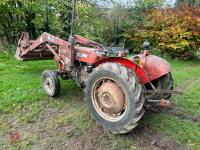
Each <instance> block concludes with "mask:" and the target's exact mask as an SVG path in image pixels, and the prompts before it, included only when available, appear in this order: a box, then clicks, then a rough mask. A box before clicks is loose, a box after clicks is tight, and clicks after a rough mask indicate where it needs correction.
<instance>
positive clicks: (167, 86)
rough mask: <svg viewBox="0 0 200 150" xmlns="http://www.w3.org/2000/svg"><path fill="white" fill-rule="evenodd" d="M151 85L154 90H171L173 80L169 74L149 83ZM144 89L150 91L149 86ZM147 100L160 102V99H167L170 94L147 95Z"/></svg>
mask: <svg viewBox="0 0 200 150" xmlns="http://www.w3.org/2000/svg"><path fill="white" fill-rule="evenodd" d="M151 83H152V84H153V85H154V87H155V88H156V90H158V91H159V90H173V79H172V75H171V73H170V72H169V73H167V74H165V75H164V76H162V77H160V78H158V79H156V80H153V81H151ZM145 88H146V89H147V90H152V87H151V85H149V83H148V84H146V85H145ZM146 97H147V99H150V100H161V99H169V98H170V97H171V94H170V93H169V94H168V93H156V94H147V95H146Z"/></svg>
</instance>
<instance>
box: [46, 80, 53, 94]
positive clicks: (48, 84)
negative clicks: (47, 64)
mask: <svg viewBox="0 0 200 150" xmlns="http://www.w3.org/2000/svg"><path fill="white" fill-rule="evenodd" d="M44 88H45V90H46V92H47V93H49V94H53V92H54V86H53V81H52V78H51V77H47V78H46V79H45V80H44Z"/></svg>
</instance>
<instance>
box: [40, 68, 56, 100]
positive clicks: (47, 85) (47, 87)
mask: <svg viewBox="0 0 200 150" xmlns="http://www.w3.org/2000/svg"><path fill="white" fill-rule="evenodd" d="M42 87H43V89H44V91H45V92H46V93H47V95H48V96H51V97H56V96H58V95H59V94H60V80H59V77H58V75H57V73H56V72H55V71H51V70H45V71H44V72H43V73H42Z"/></svg>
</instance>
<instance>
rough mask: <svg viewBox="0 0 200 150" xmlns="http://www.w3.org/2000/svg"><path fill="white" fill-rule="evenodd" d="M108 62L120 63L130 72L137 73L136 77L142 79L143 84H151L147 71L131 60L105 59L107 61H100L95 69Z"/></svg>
mask: <svg viewBox="0 0 200 150" xmlns="http://www.w3.org/2000/svg"><path fill="white" fill-rule="evenodd" d="M107 62H111V63H119V64H121V65H122V66H124V67H127V68H129V69H130V70H132V71H133V72H135V73H136V75H137V76H138V78H139V79H140V82H141V84H145V83H147V82H149V78H148V75H147V74H146V73H145V71H144V70H143V69H142V68H141V67H140V66H138V65H137V64H136V63H134V62H133V61H131V60H129V59H125V58H119V57H109V58H105V59H102V60H100V61H98V62H97V63H95V64H94V65H95V67H97V66H99V65H101V64H103V63H107Z"/></svg>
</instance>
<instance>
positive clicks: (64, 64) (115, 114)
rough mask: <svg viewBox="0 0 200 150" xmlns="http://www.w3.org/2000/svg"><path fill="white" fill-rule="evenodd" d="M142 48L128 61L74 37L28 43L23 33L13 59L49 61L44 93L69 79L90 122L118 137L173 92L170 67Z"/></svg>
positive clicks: (53, 93)
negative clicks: (52, 65)
mask: <svg viewBox="0 0 200 150" xmlns="http://www.w3.org/2000/svg"><path fill="white" fill-rule="evenodd" d="M148 47H149V45H148V43H146V44H144V50H143V51H142V53H141V54H139V55H136V56H133V57H131V58H126V57H125V52H118V53H117V55H116V56H115V57H113V56H112V57H111V56H110V54H111V53H112V52H110V51H109V50H108V49H106V48H105V47H104V46H103V45H101V44H99V43H96V42H94V41H91V40H88V39H86V38H83V37H81V36H78V35H74V36H71V37H70V38H69V40H68V41H64V40H62V39H60V38H58V37H56V36H53V35H50V34H48V33H43V34H42V35H41V36H40V37H39V38H38V39H36V40H29V35H28V33H26V32H24V33H22V35H21V37H20V39H19V43H18V45H17V51H16V58H17V59H18V60H21V61H26V60H43V59H53V58H54V60H55V61H56V62H57V66H58V69H57V70H56V71H51V70H46V71H44V72H43V73H42V86H43V89H44V91H45V92H46V93H47V94H48V95H49V96H52V97H56V96H58V95H59V92H60V78H61V79H64V80H67V79H73V80H75V82H76V83H77V85H78V86H80V87H82V88H85V90H84V91H85V100H86V102H87V106H88V109H89V111H90V113H91V115H92V116H93V117H94V118H95V120H96V122H97V123H98V124H99V125H101V126H103V127H104V128H105V129H107V130H110V131H111V132H112V133H115V134H122V133H127V132H129V131H130V130H131V129H133V128H135V127H136V126H137V125H138V122H139V120H140V119H141V118H142V116H143V115H144V112H145V109H144V108H145V106H146V105H147V104H148V103H160V102H163V101H164V100H165V99H168V98H169V97H170V96H171V93H173V92H174V91H172V90H173V80H172V76H171V73H170V64H169V63H168V62H166V61H165V60H164V59H162V58H160V57H157V56H154V55H150V54H149V51H148ZM112 55H113V54H112ZM59 77H60V78H59Z"/></svg>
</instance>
